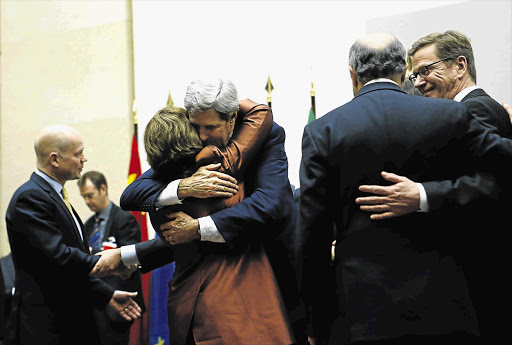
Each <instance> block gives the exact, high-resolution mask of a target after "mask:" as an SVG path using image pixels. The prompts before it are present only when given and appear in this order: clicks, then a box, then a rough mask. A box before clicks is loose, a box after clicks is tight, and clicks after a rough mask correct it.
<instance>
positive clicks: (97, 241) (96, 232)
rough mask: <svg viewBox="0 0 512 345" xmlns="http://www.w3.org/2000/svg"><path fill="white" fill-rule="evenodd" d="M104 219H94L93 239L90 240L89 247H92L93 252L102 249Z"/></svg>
mask: <svg viewBox="0 0 512 345" xmlns="http://www.w3.org/2000/svg"><path fill="white" fill-rule="evenodd" d="M102 220H103V219H102V218H101V217H96V218H95V220H94V228H93V230H92V234H91V239H90V240H89V247H91V248H92V250H91V252H92V253H93V254H96V253H97V252H100V251H101V238H100V223H101V221H102Z"/></svg>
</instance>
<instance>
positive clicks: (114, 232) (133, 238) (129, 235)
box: [84, 203, 146, 322]
mask: <svg viewBox="0 0 512 345" xmlns="http://www.w3.org/2000/svg"><path fill="white" fill-rule="evenodd" d="M93 229H94V216H92V217H90V218H89V219H88V220H87V221H86V222H85V225H84V237H85V243H89V239H90V237H91V233H92V231H93ZM109 237H114V238H115V240H116V243H117V247H118V248H120V247H122V246H125V245H129V244H135V243H138V242H140V241H141V232H140V227H139V224H138V223H137V219H136V218H135V217H134V216H133V215H132V214H131V213H130V212H128V211H123V210H122V209H121V208H120V207H119V206H117V205H116V204H114V203H112V208H111V210H110V214H109V217H108V221H107V224H105V234H104V235H103V241H106V240H107V239H108V238H109ZM102 280H103V281H104V282H105V283H107V284H108V285H110V286H111V287H112V288H114V289H115V290H122V291H130V292H138V294H137V296H136V297H135V298H134V300H135V302H137V304H138V305H139V306H140V307H141V309H142V311H143V312H144V311H145V310H146V305H145V303H144V298H143V294H142V282H141V277H140V272H138V271H136V272H133V274H132V275H131V276H130V278H128V279H121V278H120V277H117V276H110V277H105V278H102ZM106 312H107V314H108V316H109V318H110V319H111V320H116V321H125V320H124V319H123V318H122V317H121V316H120V315H119V314H118V313H117V312H115V311H112V312H110V309H106ZM126 322H131V321H126Z"/></svg>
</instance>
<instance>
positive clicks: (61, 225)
mask: <svg viewBox="0 0 512 345" xmlns="http://www.w3.org/2000/svg"><path fill="white" fill-rule="evenodd" d="M75 217H76V218H77V219H78V220H79V222H80V225H81V226H82V223H81V221H80V217H79V216H78V214H77V213H76V212H75ZM6 223H7V233H8V235H9V242H10V245H11V251H12V257H13V261H14V265H15V269H16V282H15V286H16V294H15V304H16V311H15V319H16V320H17V324H18V326H17V329H16V328H15V329H16V331H17V339H18V340H19V341H20V342H21V344H49V343H52V344H53V343H55V344H70V343H77V344H78V343H79V344H95V343H97V337H98V334H97V330H96V325H95V322H94V318H93V306H97V307H98V308H103V307H105V306H106V304H107V303H108V302H109V300H110V299H111V298H112V295H113V293H114V290H113V289H112V288H111V287H110V286H108V285H107V284H105V283H104V282H102V281H101V280H99V279H96V278H90V277H89V272H90V271H91V269H92V268H93V267H94V265H95V264H96V262H97V261H98V259H99V258H98V257H96V256H93V255H90V254H89V248H88V247H87V246H86V245H85V244H84V242H83V241H82V239H81V237H80V234H79V232H78V229H77V227H76V223H75V221H74V220H73V217H72V216H71V214H70V213H69V211H68V209H67V208H66V205H65V204H64V201H63V200H62V199H61V197H60V196H59V195H58V194H57V192H55V190H54V189H53V188H52V187H51V186H50V185H49V184H48V183H47V182H46V181H45V180H44V179H42V178H41V177H40V176H38V175H37V174H35V173H34V174H32V176H31V177H30V180H29V181H28V182H26V183H25V184H23V185H22V186H21V187H20V188H18V190H17V191H16V192H15V193H14V195H13V197H12V199H11V201H10V203H9V206H8V208H7V213H6Z"/></svg>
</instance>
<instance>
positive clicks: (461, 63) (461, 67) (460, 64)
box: [455, 55, 468, 77]
mask: <svg viewBox="0 0 512 345" xmlns="http://www.w3.org/2000/svg"><path fill="white" fill-rule="evenodd" d="M455 63H456V64H457V74H458V75H459V76H461V77H462V76H463V75H464V73H466V71H467V69H468V60H467V59H466V57H465V56H463V55H461V56H459V57H458V58H457V60H455Z"/></svg>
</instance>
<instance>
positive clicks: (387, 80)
mask: <svg viewBox="0 0 512 345" xmlns="http://www.w3.org/2000/svg"><path fill="white" fill-rule="evenodd" d="M373 83H393V84H395V85H397V86H398V84H397V83H395V82H394V81H393V80H391V79H388V78H377V79H373V80H370V81H369V82H367V83H366V84H364V86H366V85H370V84H373Z"/></svg>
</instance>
